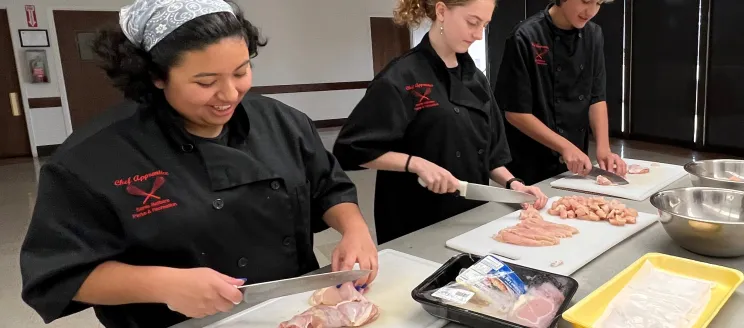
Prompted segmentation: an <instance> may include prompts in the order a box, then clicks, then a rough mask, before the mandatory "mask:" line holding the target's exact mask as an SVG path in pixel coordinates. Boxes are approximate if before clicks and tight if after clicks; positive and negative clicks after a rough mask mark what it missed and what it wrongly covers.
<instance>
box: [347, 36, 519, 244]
mask: <svg viewBox="0 0 744 328" xmlns="http://www.w3.org/2000/svg"><path fill="white" fill-rule="evenodd" d="M457 59H458V63H459V64H458V68H457V69H453V70H452V72H450V70H448V69H447V67H446V65H445V64H444V62H443V61H442V60H441V58H440V57H439V56H438V55H437V54H436V52H435V51H434V49H433V48H432V46H431V43H430V41H429V35H428V34H426V35H425V36H424V38H423V40H422V41H421V43H420V44H419V45H417V46H416V47H415V48H413V49H411V50H410V51H409V52H408V53H406V54H404V55H402V56H401V57H398V58H396V59H394V60H393V61H392V62H391V63H389V64H388V65H387V67H386V68H385V69H383V70H382V71H381V72H380V73H379V74H378V75H377V76H376V77H375V78H374V80H373V81H372V82H371V84H370V86H369V88H368V89H367V92H366V94H365V96H364V97H363V99H362V100H361V101H360V102H359V104H358V105H357V106H356V107H355V108H354V110H353V111H352V113H351V114H350V116H349V118H348V120H347V122H346V124H345V125H344V127H343V128H342V129H341V132H340V133H339V136H338V139H337V141H336V144H335V146H334V155H336V157H337V158H338V160H339V162H340V163H341V165H342V167H343V168H344V169H347V170H356V169H361V167H360V166H359V165H361V164H364V163H367V162H369V161H372V160H374V159H376V158H378V157H379V156H381V155H383V154H385V153H386V152H389V151H395V152H400V153H405V154H410V155H413V156H418V157H421V158H424V159H426V160H429V161H431V162H433V163H435V164H437V165H439V166H441V167H443V168H444V169H446V170H448V171H450V172H451V173H452V174H453V175H454V176H455V177H456V178H458V179H460V180H463V181H468V182H473V183H479V184H488V181H489V172H490V171H491V170H493V169H495V168H498V167H500V166H503V165H504V164H505V163H507V162H508V161H509V160H510V156H509V148H508V145H507V143H506V139H505V137H504V126H503V120H502V117H501V115H500V113H499V110H498V108H497V107H496V102H495V100H493V98H492V94H491V92H490V87H489V85H488V82H487V80H486V77H485V76H484V75H483V73H481V72H480V71H479V70H478V68H477V67H476V66H475V63H474V62H473V60H472V58H471V57H470V56H469V55H468V54H467V53H464V54H458V55H457ZM458 75H459V76H458ZM417 179H418V177H417V176H416V174H413V173H404V172H392V171H378V172H377V184H376V189H375V207H374V210H375V226H376V231H377V240H378V243H380V244H381V243H384V242H387V241H389V240H392V239H394V238H397V237H400V236H403V235H405V234H408V233H410V232H413V231H415V230H418V229H421V228H423V227H426V226H428V225H431V224H434V223H436V222H439V221H441V220H444V219H446V218H449V217H451V216H453V215H456V214H459V213H462V212H464V211H467V210H470V209H472V208H474V207H476V206H479V205H482V204H483V202H476V201H470V200H466V199H463V198H460V197H456V196H455V195H453V194H445V195H440V194H435V193H433V192H431V191H429V190H428V189H426V188H424V187H422V186H421V185H419V183H418V182H417Z"/></svg>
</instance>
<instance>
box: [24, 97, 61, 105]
mask: <svg viewBox="0 0 744 328" xmlns="http://www.w3.org/2000/svg"><path fill="white" fill-rule="evenodd" d="M28 107H30V108H49V107H62V98H60V97H51V98H28Z"/></svg>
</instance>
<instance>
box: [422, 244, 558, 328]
mask: <svg viewBox="0 0 744 328" xmlns="http://www.w3.org/2000/svg"><path fill="white" fill-rule="evenodd" d="M540 278H544V277H525V280H524V281H523V280H522V279H521V278H520V277H519V276H517V274H516V273H514V272H513V271H512V270H511V269H510V268H509V267H508V266H507V265H505V264H504V263H502V262H501V261H499V260H498V259H496V258H495V257H493V256H491V255H489V256H486V257H484V258H483V259H481V260H480V261H479V262H477V263H475V264H474V265H472V266H471V267H469V268H467V269H463V270H461V272H460V274H459V275H458V276H457V279H456V281H455V282H451V283H450V284H448V285H447V286H445V287H442V288H440V289H438V290H436V291H435V292H434V293H433V294H432V296H434V297H438V298H440V299H442V300H443V302H444V303H446V304H449V305H453V306H456V307H459V308H462V309H465V310H470V311H473V312H478V313H481V314H484V315H487V316H490V317H493V318H497V319H501V320H505V321H509V322H512V323H517V324H521V325H524V326H527V327H532V328H547V327H548V326H550V324H552V323H553V319H554V318H555V315H556V313H557V312H558V309H559V308H560V306H561V304H562V303H563V301H564V300H565V297H564V296H563V293H562V292H561V291H560V290H559V289H558V288H557V287H556V286H555V285H554V284H553V283H551V282H550V281H547V279H540ZM525 281H527V283H525Z"/></svg>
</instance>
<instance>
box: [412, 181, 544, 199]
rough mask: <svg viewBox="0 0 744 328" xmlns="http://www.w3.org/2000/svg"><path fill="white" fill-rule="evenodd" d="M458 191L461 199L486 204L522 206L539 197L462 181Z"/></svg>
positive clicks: (422, 182)
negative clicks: (514, 204)
mask: <svg viewBox="0 0 744 328" xmlns="http://www.w3.org/2000/svg"><path fill="white" fill-rule="evenodd" d="M418 182H419V184H421V186H423V187H426V183H425V182H424V180H421V178H419V179H418ZM457 191H459V192H460V197H463V198H467V199H471V200H480V201H486V202H498V203H518V204H521V203H532V202H534V201H536V200H537V197H535V196H534V195H530V194H528V193H525V192H521V191H516V190H510V189H504V188H499V187H491V186H485V185H481V184H475V183H469V182H465V181H460V186H459V187H457Z"/></svg>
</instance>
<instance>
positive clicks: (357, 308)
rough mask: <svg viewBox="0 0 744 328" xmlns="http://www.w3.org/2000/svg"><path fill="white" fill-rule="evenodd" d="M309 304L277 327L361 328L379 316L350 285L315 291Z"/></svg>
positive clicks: (351, 284)
mask: <svg viewBox="0 0 744 328" xmlns="http://www.w3.org/2000/svg"><path fill="white" fill-rule="evenodd" d="M310 305H312V307H311V308H309V309H308V310H307V311H305V312H303V313H300V314H298V315H296V316H294V317H293V318H291V319H290V320H287V321H285V322H282V323H280V324H279V328H341V327H361V326H364V325H366V324H368V323H370V322H372V321H374V320H376V319H377V317H378V316H379V315H380V309H379V308H378V307H377V305H375V304H373V303H372V302H370V301H369V300H367V299H366V298H365V297H364V295H362V294H361V293H359V292H358V291H357V290H356V289H355V288H354V284H353V282H347V283H345V284H343V285H341V287H340V288H336V287H328V288H323V289H320V290H317V291H315V293H313V295H312V296H311V297H310Z"/></svg>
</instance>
